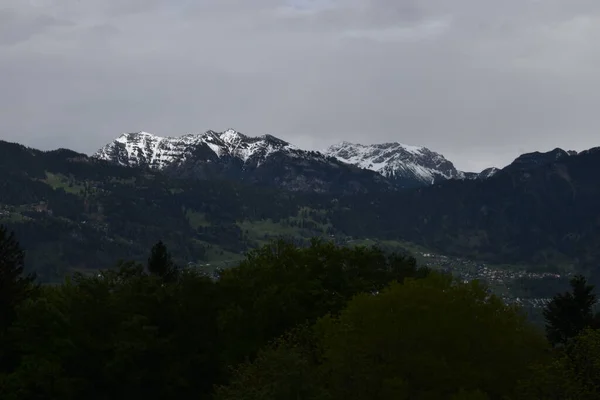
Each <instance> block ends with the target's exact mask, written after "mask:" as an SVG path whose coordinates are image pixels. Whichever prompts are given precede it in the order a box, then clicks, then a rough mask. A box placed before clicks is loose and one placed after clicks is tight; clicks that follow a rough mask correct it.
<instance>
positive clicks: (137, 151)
mask: <svg viewBox="0 0 600 400" xmlns="http://www.w3.org/2000/svg"><path fill="white" fill-rule="evenodd" d="M201 150H204V151H201ZM288 150H289V151H292V150H296V148H295V147H294V146H292V145H290V144H289V143H287V142H285V141H283V140H280V139H277V138H275V137H274V136H271V135H264V136H261V137H249V136H246V135H244V134H242V133H240V132H238V131H236V130H234V129H228V130H226V131H224V132H215V131H211V130H209V131H206V132H204V133H187V134H185V135H182V136H180V137H170V136H166V137H162V136H157V135H154V134H152V133H149V132H144V131H141V132H135V133H123V134H121V135H120V136H119V137H118V138H116V139H115V140H114V141H113V142H111V143H109V144H107V145H106V146H104V147H102V148H101V149H100V150H98V151H97V152H96V153H95V154H94V157H96V158H99V159H103V160H109V161H113V162H117V163H119V164H121V165H127V166H149V167H152V168H158V169H162V168H164V167H166V166H169V165H172V164H173V163H182V162H184V161H185V160H187V159H188V158H189V157H191V156H192V154H193V155H194V157H199V154H200V153H201V154H202V158H204V161H207V162H210V161H211V160H212V159H214V158H215V157H216V158H221V157H233V158H238V159H240V160H242V161H243V162H244V163H245V162H248V160H250V159H251V158H252V159H256V161H257V162H258V163H261V162H262V161H264V158H265V157H267V156H268V155H270V154H272V153H274V152H277V151H288ZM199 151H200V153H199Z"/></svg>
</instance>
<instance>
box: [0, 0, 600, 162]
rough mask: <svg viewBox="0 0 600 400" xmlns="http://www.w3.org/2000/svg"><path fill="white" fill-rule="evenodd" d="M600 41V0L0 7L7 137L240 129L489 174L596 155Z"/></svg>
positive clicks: (86, 148)
mask: <svg viewBox="0 0 600 400" xmlns="http://www.w3.org/2000/svg"><path fill="white" fill-rule="evenodd" d="M598 43H600V3H598V2H597V1H595V0H594V1H591V0H569V1H564V0H503V1H496V0H453V1H447V0H394V1H392V0H343V1H341V0H338V1H336V0H329V1H326V0H294V1H293V2H291V1H290V2H284V1H280V0H252V1H248V0H218V1H217V0H203V1H197V0H85V1H82V0H60V1H59V0H3V1H2V3H1V4H0V138H2V139H5V140H11V141H19V142H21V143H25V144H27V145H31V146H35V147H38V148H56V147H70V148H73V149H76V150H79V151H83V152H88V153H90V152H92V151H94V150H96V149H97V148H98V147H100V146H101V145H103V144H104V143H106V142H108V141H110V140H112V139H113V138H114V137H115V136H117V135H118V134H120V133H121V132H123V131H139V130H146V131H150V132H154V133H157V134H161V135H180V134H183V133H186V132H197V131H204V130H207V129H214V130H224V129H227V128H230V127H231V128H235V129H237V130H240V131H242V132H245V133H247V134H250V135H261V134H264V133H270V134H273V135H275V136H279V137H281V138H283V139H286V140H288V141H291V142H293V143H295V144H297V145H299V146H303V147H307V148H312V149H321V148H324V147H326V146H327V145H329V144H332V143H335V142H338V141H341V140H348V141H356V142H362V143H375V142H384V141H399V142H402V143H407V144H416V145H425V146H427V147H429V148H431V149H432V150H436V151H439V152H441V153H443V154H444V155H446V156H447V157H448V158H449V159H451V160H452V161H454V162H455V164H456V165H457V166H458V167H459V168H462V169H465V170H481V169H483V168H485V167H487V166H491V165H496V166H502V165H504V164H506V163H508V162H510V161H511V160H512V159H513V158H514V157H516V156H517V155H518V154H519V153H522V152H525V151H532V150H549V149H552V148H554V147H563V148H567V149H576V150H581V149H584V148H589V147H593V146H597V145H600V135H599V133H598V130H599V129H598V125H599V121H600V120H599V118H598V115H599V114H598V111H597V105H598V104H600V90H599V89H600V46H599V45H598Z"/></svg>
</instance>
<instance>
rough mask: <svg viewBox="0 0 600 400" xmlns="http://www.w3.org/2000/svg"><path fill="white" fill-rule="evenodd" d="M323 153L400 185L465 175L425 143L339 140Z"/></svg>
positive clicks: (407, 185) (408, 185)
mask: <svg viewBox="0 0 600 400" xmlns="http://www.w3.org/2000/svg"><path fill="white" fill-rule="evenodd" d="M325 154H327V155H330V156H332V157H335V158H337V159H338V160H340V161H343V162H346V163H349V164H352V165H356V166H358V167H361V168H365V169H369V170H372V171H375V172H378V173H379V174H381V175H383V176H385V177H386V178H389V179H391V180H393V181H394V182H396V183H397V184H398V185H400V186H401V187H416V186H424V185H430V184H433V183H436V182H440V181H443V180H448V179H463V178H464V177H465V175H464V173H463V172H460V171H458V170H457V169H456V168H455V167H454V165H453V164H452V163H451V162H450V161H448V160H447V159H446V158H444V156H442V155H441V154H439V153H435V152H433V151H431V150H429V149H427V148H426V147H417V146H408V145H404V144H400V143H383V144H373V145H362V144H355V143H349V142H342V143H340V144H336V145H333V146H330V147H329V148H328V149H327V150H326V151H325Z"/></svg>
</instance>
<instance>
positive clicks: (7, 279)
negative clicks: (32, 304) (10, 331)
mask: <svg viewBox="0 0 600 400" xmlns="http://www.w3.org/2000/svg"><path fill="white" fill-rule="evenodd" d="M24 264H25V252H24V251H23V250H22V249H21V247H20V246H19V243H18V242H17V240H16V238H15V235H14V233H12V232H10V233H9V232H8V230H7V229H6V227H4V226H3V225H0V331H3V330H4V329H6V328H7V327H8V326H10V324H11V323H12V321H13V319H14V317H15V309H16V307H17V305H18V304H19V303H21V302H22V301H23V300H25V299H26V298H27V297H28V296H29V295H30V294H31V293H32V292H33V291H34V290H35V289H36V286H35V285H34V284H33V282H34V280H35V275H34V274H28V275H24V273H23V269H24Z"/></svg>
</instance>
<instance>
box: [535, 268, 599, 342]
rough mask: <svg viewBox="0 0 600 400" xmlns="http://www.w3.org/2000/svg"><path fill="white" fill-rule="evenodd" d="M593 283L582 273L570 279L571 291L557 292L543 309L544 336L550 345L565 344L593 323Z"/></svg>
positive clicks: (594, 295) (594, 301) (595, 297)
mask: <svg viewBox="0 0 600 400" xmlns="http://www.w3.org/2000/svg"><path fill="white" fill-rule="evenodd" d="M596 300H597V296H596V294H594V285H590V284H588V283H587V280H586V279H585V277H583V276H582V275H577V276H575V277H573V279H571V291H570V292H566V293H559V294H557V295H556V296H554V297H553V298H552V301H551V302H550V303H549V304H548V305H547V306H546V308H545V309H544V318H545V319H546V336H547V337H548V340H549V341H550V343H552V345H554V346H555V345H565V344H567V343H568V342H569V340H570V339H572V338H574V337H576V336H577V335H578V334H579V333H581V332H582V331H583V330H584V329H585V328H589V327H593V326H594V325H595V317H594V313H593V307H594V304H595V303H596Z"/></svg>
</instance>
